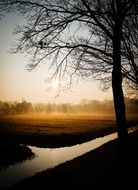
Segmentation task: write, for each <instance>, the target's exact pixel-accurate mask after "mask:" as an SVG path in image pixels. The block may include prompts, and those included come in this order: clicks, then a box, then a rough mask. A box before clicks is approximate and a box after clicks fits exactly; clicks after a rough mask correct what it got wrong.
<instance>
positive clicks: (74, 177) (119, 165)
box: [7, 130, 138, 190]
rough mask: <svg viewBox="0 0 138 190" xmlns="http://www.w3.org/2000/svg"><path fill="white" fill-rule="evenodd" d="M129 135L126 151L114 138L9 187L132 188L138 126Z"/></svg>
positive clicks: (137, 164)
mask: <svg viewBox="0 0 138 190" xmlns="http://www.w3.org/2000/svg"><path fill="white" fill-rule="evenodd" d="M129 136H130V146H129V148H128V149H127V151H125V152H122V151H119V149H118V143H117V140H113V141H111V142H108V143H106V144H104V145H102V146H101V147H99V148H97V149H95V150H93V151H91V152H89V153H86V154H85V155H83V156H80V157H78V158H76V159H73V160H71V161H68V162H66V163H63V164H61V165H59V166H57V167H55V168H53V169H49V170H47V171H43V172H40V173H37V174H36V175H34V176H32V177H30V178H28V179H26V180H23V181H22V182H20V183H18V184H16V185H13V186H11V187H10V188H7V190H24V189H29V190H34V189H47V190H55V189H57V190H58V189H59V190H61V189H65V190H71V189H77V190H89V189H103V188H105V189H110V190H111V189H117V188H119V187H121V188H126V187H127V188H131V189H133V187H135V185H137V171H138V130H137V131H135V132H133V133H131V134H130V135H129Z"/></svg>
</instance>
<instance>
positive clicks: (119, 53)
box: [0, 0, 138, 144]
mask: <svg viewBox="0 0 138 190" xmlns="http://www.w3.org/2000/svg"><path fill="white" fill-rule="evenodd" d="M0 9H1V12H6V11H7V12H9V11H10V12H15V11H17V12H19V13H20V14H21V15H23V16H26V18H27V21H28V22H27V24H26V25H24V26H22V27H19V26H18V27H17V29H16V31H15V34H20V35H19V36H20V39H19V41H18V43H17V46H16V49H15V52H27V53H29V54H31V59H30V64H29V69H31V70H32V69H34V68H36V67H37V66H38V65H39V64H40V63H41V61H44V60H45V59H51V60H52V61H51V66H52V67H53V68H54V69H55V72H54V75H52V77H57V78H58V79H59V88H60V87H61V82H62V79H63V78H64V76H66V77H67V76H69V85H70V84H71V83H72V82H73V80H74V77H76V75H77V76H81V77H84V78H85V77H93V78H94V79H97V80H100V81H101V82H102V83H103V84H104V88H105V89H106V88H109V87H110V86H112V89H113V99H114V108H115V114H116V123H117V132H118V139H119V142H120V143H121V144H124V143H126V142H127V139H128V131H127V121H126V113H125V102H124V96H123V89H122V82H124V84H125V83H126V84H128V85H129V86H131V87H133V88H135V89H137V88H138V65H137V58H138V53H137V52H138V1H137V0H93V1H91V0H42V1H37V0H0ZM52 77H51V78H52Z"/></svg>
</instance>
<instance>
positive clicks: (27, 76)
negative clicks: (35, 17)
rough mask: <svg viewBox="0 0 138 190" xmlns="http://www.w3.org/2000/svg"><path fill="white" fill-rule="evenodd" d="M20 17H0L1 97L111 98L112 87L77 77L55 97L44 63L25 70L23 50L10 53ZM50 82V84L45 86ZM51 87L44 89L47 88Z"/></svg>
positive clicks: (51, 99)
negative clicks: (102, 87)
mask: <svg viewBox="0 0 138 190" xmlns="http://www.w3.org/2000/svg"><path fill="white" fill-rule="evenodd" d="M22 22H23V20H22V19H21V18H20V17H17V16H16V15H11V14H9V15H6V16H5V17H3V18H2V19H1V20H0V100H1V101H22V100H23V99H24V100H26V101H30V102H33V103H48V102H49V103H53V102H55V103H63V102H67V103H74V104H77V103H79V102H80V101H81V100H82V99H90V100H93V99H98V100H104V99H109V98H112V93H111V90H109V91H107V92H103V91H102V90H101V89H100V84H99V83H98V82H96V81H93V80H79V81H78V83H77V84H76V83H75V84H74V86H73V87H72V88H71V90H69V91H65V92H61V93H60V95H59V96H58V97H57V96H56V95H57V92H56V91H57V84H56V82H53V83H51V84H47V83H46V82H45V80H46V79H47V78H48V77H50V73H49V71H48V69H47V68H46V65H45V64H43V65H42V66H41V67H39V68H38V69H37V70H34V71H31V72H30V71H28V70H27V67H26V64H27V61H28V57H27V56H26V55H25V54H10V53H9V50H10V48H12V43H13V42H14V40H15V38H16V37H17V36H15V35H14V34H13V30H14V28H15V24H20V23H22ZM48 85H50V86H48ZM49 87H50V88H51V89H52V90H51V91H49V90H47V89H48V88H49Z"/></svg>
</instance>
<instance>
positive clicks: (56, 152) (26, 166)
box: [0, 133, 117, 188]
mask: <svg viewBox="0 0 138 190" xmlns="http://www.w3.org/2000/svg"><path fill="white" fill-rule="evenodd" d="M116 137H117V135H116V133H114V134H111V135H107V136H105V137H100V138H97V139H95V140H92V141H89V142H86V143H83V144H78V145H75V146H71V147H63V148H54V149H50V148H37V147H32V146H29V147H30V148H31V149H32V151H33V152H34V153H35V154H36V155H37V156H36V158H35V159H32V160H27V161H25V162H23V163H21V164H17V165H15V166H10V167H9V168H7V169H5V170H2V171H1V172H0V188H2V187H6V186H8V185H10V184H13V183H15V182H18V181H20V180H22V179H24V178H27V177H30V176H32V175H34V174H35V173H36V172H40V171H42V170H46V169H48V168H51V167H54V166H56V165H58V164H60V163H63V162H65V161H68V160H71V159H73V158H75V157H77V156H80V155H82V154H84V153H86V152H89V151H90V150H93V149H95V148H97V147H99V146H100V145H102V144H104V143H106V142H108V141H110V140H112V139H115V138H116Z"/></svg>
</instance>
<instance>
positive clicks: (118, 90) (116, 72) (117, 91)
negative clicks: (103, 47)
mask: <svg viewBox="0 0 138 190" xmlns="http://www.w3.org/2000/svg"><path fill="white" fill-rule="evenodd" d="M120 23H121V22H119V20H117V23H116V25H115V28H114V33H113V71H112V90H113V99H114V108H115V114H116V124H117V134H118V140H119V145H121V146H123V147H124V146H126V144H127V143H128V131H127V121H126V113H125V101H124V95H123V89H122V72H121V53H120V51H121V35H122V27H121V24H120Z"/></svg>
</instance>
